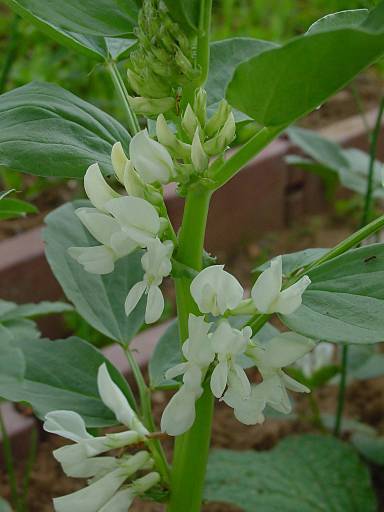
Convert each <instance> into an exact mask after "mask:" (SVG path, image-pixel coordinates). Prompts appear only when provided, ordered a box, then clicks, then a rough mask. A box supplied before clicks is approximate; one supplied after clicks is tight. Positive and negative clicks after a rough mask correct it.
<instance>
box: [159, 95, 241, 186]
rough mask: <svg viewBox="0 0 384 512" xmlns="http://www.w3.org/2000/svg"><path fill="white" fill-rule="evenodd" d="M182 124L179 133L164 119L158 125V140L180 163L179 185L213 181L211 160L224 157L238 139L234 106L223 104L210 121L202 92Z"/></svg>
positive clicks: (205, 97)
mask: <svg viewBox="0 0 384 512" xmlns="http://www.w3.org/2000/svg"><path fill="white" fill-rule="evenodd" d="M179 120H180V122H179V123H178V124H179V126H178V130H177V131H176V130H175V131H173V130H172V129H171V127H170V126H169V124H168V123H167V121H166V119H165V117H164V116H163V115H159V116H158V118H157V122H156V135H157V140H158V141H159V142H160V144H162V145H163V146H165V147H166V148H167V149H168V151H169V152H170V153H171V155H172V157H173V159H174V161H175V162H176V171H177V175H178V176H177V177H178V181H179V182H180V183H182V184H187V183H189V182H190V181H191V179H196V178H197V177H199V178H201V177H206V178H209V175H210V172H209V171H210V165H211V164H210V158H211V157H218V156H220V155H222V154H223V153H224V151H225V150H226V149H227V148H228V146H229V145H230V144H231V142H232V141H233V140H234V139H235V136H236V123H235V118H234V116H233V113H232V109H231V107H230V105H229V104H228V103H227V102H226V100H222V101H221V102H220V103H219V105H218V107H217V110H216V111H215V112H214V113H213V114H212V115H211V116H210V117H208V115H207V94H206V91H205V90H204V89H198V90H197V91H196V94H195V98H194V101H193V105H191V104H188V105H187V107H186V108H185V110H184V112H183V113H181V114H180V117H179ZM212 165H213V164H212Z"/></svg>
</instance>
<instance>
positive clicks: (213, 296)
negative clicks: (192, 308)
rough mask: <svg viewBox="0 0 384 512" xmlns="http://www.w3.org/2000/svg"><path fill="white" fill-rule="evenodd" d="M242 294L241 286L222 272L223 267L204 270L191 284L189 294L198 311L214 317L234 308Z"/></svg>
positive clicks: (218, 266) (226, 273)
mask: <svg viewBox="0 0 384 512" xmlns="http://www.w3.org/2000/svg"><path fill="white" fill-rule="evenodd" d="M243 293H244V291H243V288H242V286H241V284H240V283H239V282H238V280H237V279H236V278H235V277H234V276H232V275H231V274H229V273H228V272H226V271H225V270H224V265H213V266H211V267H207V268H205V269H204V270H202V271H201V272H200V273H199V274H198V275H197V276H196V277H195V278H194V279H193V281H192V283H191V294H192V297H193V299H194V301H195V302H196V304H197V306H198V308H199V310H200V311H201V312H202V313H211V314H212V315H214V316H218V315H223V314H224V313H225V312H226V311H227V310H229V309H234V308H236V307H237V306H238V305H239V304H240V302H241V299H242V298H243Z"/></svg>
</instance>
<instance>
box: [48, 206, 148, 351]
mask: <svg viewBox="0 0 384 512" xmlns="http://www.w3.org/2000/svg"><path fill="white" fill-rule="evenodd" d="M81 206H89V203H88V202H86V201H75V202H74V203H67V204H65V205H64V206H61V207H60V208H58V209H57V210H55V211H54V212H52V213H50V214H49V215H48V216H47V217H46V224H47V227H46V228H45V229H44V240H45V243H46V255H47V259H48V262H49V264H50V266H51V268H52V271H53V273H54V275H55V276H56V279H57V280H58V281H59V283H60V284H61V286H62V288H63V290H64V293H65V294H66V296H67V298H68V300H70V301H71V302H72V303H73V304H74V305H75V307H76V310H77V312H78V313H79V314H80V315H81V316H82V317H83V318H84V319H85V320H86V321H87V322H88V323H89V324H90V325H92V327H94V328H95V329H97V330H98V331H99V332H101V333H103V334H105V335H106V336H108V337H109V338H112V339H114V340H116V341H118V342H120V343H127V342H129V341H130V340H131V339H132V337H133V336H134V335H135V334H136V333H137V332H138V330H139V329H140V327H141V326H142V324H143V322H144V309H145V304H144V301H145V299H144V298H143V299H144V300H142V301H141V302H140V303H139V305H138V306H137V308H136V309H135V310H134V311H133V312H132V313H131V314H130V315H129V317H127V316H126V314H125V311H124V302H125V299H126V296H127V294H128V292H129V290H130V289H131V288H132V286H133V285H134V284H136V283H137V282H138V281H140V280H141V279H142V276H143V270H142V267H141V262H140V259H141V252H140V251H137V252H135V253H133V254H131V255H129V256H126V257H125V258H122V259H120V260H119V261H117V262H116V265H115V270H114V272H112V273H111V274H107V275H102V276H99V275H96V274H90V273H89V272H86V271H85V270H84V269H83V267H82V266H81V265H80V264H79V263H78V262H77V261H75V260H74V259H73V258H71V257H70V256H69V254H68V248H69V247H87V246H92V245H97V242H96V241H95V240H94V239H93V238H92V236H91V235H90V234H89V233H88V231H87V230H86V229H85V227H84V226H83V225H82V224H81V222H80V220H79V219H78V217H77V215H75V210H76V209H77V208H79V207H81Z"/></svg>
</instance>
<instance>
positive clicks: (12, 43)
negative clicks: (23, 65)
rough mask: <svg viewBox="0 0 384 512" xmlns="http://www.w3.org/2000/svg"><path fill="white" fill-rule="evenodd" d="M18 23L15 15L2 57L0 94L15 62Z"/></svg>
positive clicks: (18, 19) (18, 35) (17, 17)
mask: <svg viewBox="0 0 384 512" xmlns="http://www.w3.org/2000/svg"><path fill="white" fill-rule="evenodd" d="M19 22H20V16H18V15H17V14H15V16H14V18H13V22H12V25H11V29H10V33H9V43H8V48H7V50H6V54H5V56H4V64H3V68H2V70H1V73H0V94H3V92H4V90H5V86H6V85H7V81H8V77H9V73H10V71H11V69H12V65H13V63H14V62H15V60H16V53H17V43H18V40H19V37H20V33H19V30H18V27H19Z"/></svg>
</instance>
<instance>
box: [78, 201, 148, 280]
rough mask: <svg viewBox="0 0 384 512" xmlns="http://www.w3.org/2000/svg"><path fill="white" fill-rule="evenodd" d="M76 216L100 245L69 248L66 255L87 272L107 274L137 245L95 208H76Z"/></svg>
mask: <svg viewBox="0 0 384 512" xmlns="http://www.w3.org/2000/svg"><path fill="white" fill-rule="evenodd" d="M76 215H77V216H78V217H79V219H80V220H81V222H82V223H83V224H84V226H85V227H86V228H87V230H88V231H89V232H90V233H91V235H92V236H93V237H94V238H95V239H96V240H97V241H98V242H100V243H101V244H102V245H97V246H94V247H70V248H69V249H68V253H69V255H70V256H72V258H74V259H75V260H76V261H78V263H80V264H81V265H83V266H84V269H85V270H86V271H87V272H91V273H93V274H109V273H110V272H112V271H113V269H114V264H115V261H116V260H117V259H119V258H122V257H123V256H126V255H127V254H130V253H131V252H133V251H134V250H136V249H137V248H138V247H139V245H138V244H137V242H135V241H134V240H132V239H130V238H129V237H128V236H126V235H124V234H123V233H122V229H121V226H120V224H119V223H118V222H117V221H116V220H115V219H113V218H112V217H110V216H109V215H106V214H104V213H100V212H99V211H98V210H97V209H96V208H78V209H77V210H76Z"/></svg>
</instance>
